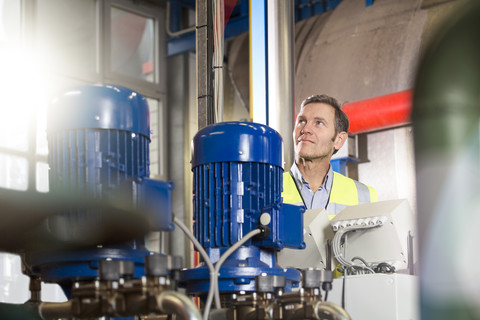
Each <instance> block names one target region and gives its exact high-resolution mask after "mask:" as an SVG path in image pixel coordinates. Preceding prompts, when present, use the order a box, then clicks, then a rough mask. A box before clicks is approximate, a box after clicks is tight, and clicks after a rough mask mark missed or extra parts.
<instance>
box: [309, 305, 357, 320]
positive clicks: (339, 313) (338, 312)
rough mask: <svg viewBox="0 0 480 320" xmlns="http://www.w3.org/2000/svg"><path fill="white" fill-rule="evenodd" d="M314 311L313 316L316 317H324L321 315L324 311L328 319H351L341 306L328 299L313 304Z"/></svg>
mask: <svg viewBox="0 0 480 320" xmlns="http://www.w3.org/2000/svg"><path fill="white" fill-rule="evenodd" d="M313 311H314V313H315V318H317V319H319V320H320V319H325V317H324V316H323V313H324V312H325V313H326V314H328V319H331V318H332V317H333V319H335V320H352V318H351V317H350V315H349V314H348V313H347V311H345V309H343V308H342V307H340V306H338V305H336V304H334V303H331V302H328V301H319V302H317V303H316V304H315V306H314V310H313Z"/></svg>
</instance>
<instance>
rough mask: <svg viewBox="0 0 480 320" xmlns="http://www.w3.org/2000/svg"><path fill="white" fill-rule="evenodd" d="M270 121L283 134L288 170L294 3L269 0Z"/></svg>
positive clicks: (293, 104)
mask: <svg viewBox="0 0 480 320" xmlns="http://www.w3.org/2000/svg"><path fill="white" fill-rule="evenodd" d="M267 15H268V16H267V19H268V40H267V42H268V49H267V50H268V121H267V124H268V125H269V126H270V127H272V128H273V129H275V130H277V131H278V132H279V133H280V135H281V136H282V137H283V143H284V148H285V152H284V155H285V159H284V162H285V167H284V168H285V169H286V170H288V169H289V168H290V166H291V165H292V163H293V138H292V131H293V122H294V113H295V111H294V110H295V102H294V75H295V72H294V62H293V59H294V23H295V18H294V2H293V0H282V1H277V0H268V2H267Z"/></svg>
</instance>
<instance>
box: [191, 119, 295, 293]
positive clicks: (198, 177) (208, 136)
mask: <svg viewBox="0 0 480 320" xmlns="http://www.w3.org/2000/svg"><path fill="white" fill-rule="evenodd" d="M192 147H193V150H192V171H193V204H194V233H195V236H196V238H197V239H198V241H199V242H200V244H202V246H203V247H204V248H205V249H206V251H207V253H208V254H209V256H210V259H211V260H212V262H213V263H215V262H216V261H218V259H219V258H220V256H221V254H222V253H223V252H225V251H226V250H227V249H228V248H229V247H231V246H232V245H233V244H235V243H236V242H237V241H239V240H240V239H241V238H242V237H243V236H244V235H246V234H247V233H248V232H250V231H252V230H254V229H256V228H257V227H259V226H260V216H262V214H263V215H268V219H267V221H268V223H267V224H266V227H267V228H268V229H269V231H270V232H269V235H268V236H267V237H263V238H253V239H251V240H250V241H248V242H247V243H246V244H245V245H244V246H243V247H242V248H240V249H239V250H237V251H236V252H235V253H234V254H232V256H231V257H230V258H229V259H228V260H227V261H226V262H225V264H224V266H223V267H222V269H221V272H220V274H221V275H220V278H219V287H220V290H221V291H254V290H255V286H254V278H255V276H256V275H259V274H261V273H267V274H270V275H283V276H285V277H286V278H287V289H289V288H291V287H292V286H295V285H296V284H297V283H298V281H299V280H300V274H299V273H298V272H297V271H296V270H284V269H282V268H280V267H278V265H277V263H276V260H275V254H274V253H275V250H278V249H282V248H285V247H288V248H304V246H305V244H304V242H303V211H304V209H303V208H302V207H298V206H293V205H286V204H283V203H282V197H281V193H282V182H283V180H282V179H283V141H282V138H281V136H280V135H279V134H278V133H277V132H276V131H275V130H273V129H272V128H270V127H267V126H265V125H261V124H257V123H251V122H224V123H218V124H214V125H211V126H208V127H206V128H203V129H202V130H200V131H199V132H198V133H197V134H196V135H195V137H194V139H193V143H192ZM208 278H209V274H208V270H206V267H205V266H204V265H201V266H200V267H199V268H196V269H193V270H187V271H185V272H184V280H185V283H186V287H187V290H188V291H190V292H193V293H201V292H206V291H207V290H208Z"/></svg>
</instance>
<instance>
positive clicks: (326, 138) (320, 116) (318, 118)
mask: <svg viewBox="0 0 480 320" xmlns="http://www.w3.org/2000/svg"><path fill="white" fill-rule="evenodd" d="M337 138H338V134H335V109H334V108H333V107H332V106H330V105H328V104H325V103H318V102H314V103H309V104H307V105H306V106H304V107H303V108H302V109H301V110H300V113H299V114H298V116H297V120H296V121H295V129H294V130H293V140H294V145H295V155H296V157H297V158H298V157H299V158H304V159H306V160H314V159H323V158H326V157H328V158H329V159H330V157H331V156H332V154H333V151H334V150H335V149H340V147H341V146H342V145H343V141H339V140H341V139H339V138H338V139H337Z"/></svg>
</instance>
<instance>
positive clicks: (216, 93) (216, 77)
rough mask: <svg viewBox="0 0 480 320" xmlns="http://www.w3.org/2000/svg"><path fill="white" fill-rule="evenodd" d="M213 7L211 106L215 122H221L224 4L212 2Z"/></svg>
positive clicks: (220, 1)
mask: <svg viewBox="0 0 480 320" xmlns="http://www.w3.org/2000/svg"><path fill="white" fill-rule="evenodd" d="M212 5H213V15H214V24H213V34H214V35H213V37H214V48H213V82H214V86H213V104H214V110H215V112H214V114H215V122H222V121H223V104H224V92H223V91H224V83H223V57H224V30H225V21H224V19H225V4H224V0H215V1H212Z"/></svg>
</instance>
